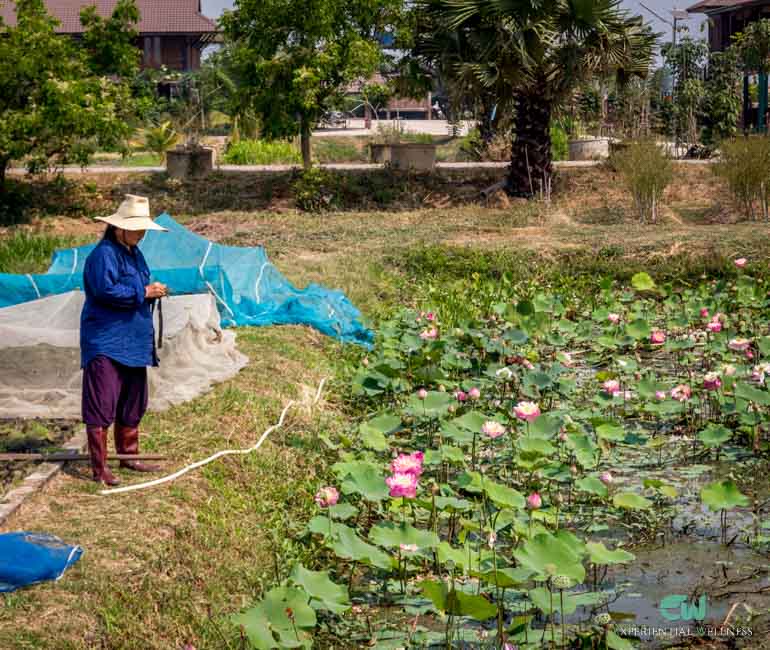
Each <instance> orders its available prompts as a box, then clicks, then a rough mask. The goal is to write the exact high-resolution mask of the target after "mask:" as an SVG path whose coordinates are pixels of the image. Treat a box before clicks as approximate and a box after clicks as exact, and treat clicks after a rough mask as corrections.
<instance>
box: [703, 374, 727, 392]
mask: <svg viewBox="0 0 770 650" xmlns="http://www.w3.org/2000/svg"><path fill="white" fill-rule="evenodd" d="M721 385H722V380H721V379H720V378H719V375H718V374H717V373H715V372H708V373H706V374H705V375H703V388H705V389H706V390H719V387H720V386H721Z"/></svg>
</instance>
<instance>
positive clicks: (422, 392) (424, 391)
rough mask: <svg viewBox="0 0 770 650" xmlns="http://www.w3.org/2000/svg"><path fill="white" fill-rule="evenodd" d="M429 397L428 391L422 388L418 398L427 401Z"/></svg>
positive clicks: (418, 392)
mask: <svg viewBox="0 0 770 650" xmlns="http://www.w3.org/2000/svg"><path fill="white" fill-rule="evenodd" d="M427 396H428V391H427V390H425V389H424V388H421V389H420V390H418V391H417V397H419V398H420V399H425V398H426V397H427Z"/></svg>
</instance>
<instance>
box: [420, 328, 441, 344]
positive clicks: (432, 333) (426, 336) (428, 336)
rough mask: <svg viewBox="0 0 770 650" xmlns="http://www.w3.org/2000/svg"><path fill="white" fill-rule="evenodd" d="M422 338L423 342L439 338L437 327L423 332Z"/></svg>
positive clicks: (421, 333)
mask: <svg viewBox="0 0 770 650" xmlns="http://www.w3.org/2000/svg"><path fill="white" fill-rule="evenodd" d="M420 338H421V339H422V340H423V341H432V340H433V339H436V338H438V330H437V329H436V328H435V327H431V328H430V329H429V330H423V331H422V332H420Z"/></svg>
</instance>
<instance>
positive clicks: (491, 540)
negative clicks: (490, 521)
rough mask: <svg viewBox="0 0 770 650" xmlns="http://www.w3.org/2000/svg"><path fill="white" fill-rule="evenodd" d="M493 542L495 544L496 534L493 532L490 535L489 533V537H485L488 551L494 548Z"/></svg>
mask: <svg viewBox="0 0 770 650" xmlns="http://www.w3.org/2000/svg"><path fill="white" fill-rule="evenodd" d="M495 542H497V534H496V533H495V531H494V530H493V531H492V532H491V533H489V537H487V546H488V547H489V550H490V551H491V550H492V549H493V548H494V547H495Z"/></svg>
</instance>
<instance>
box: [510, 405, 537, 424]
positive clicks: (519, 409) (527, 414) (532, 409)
mask: <svg viewBox="0 0 770 650" xmlns="http://www.w3.org/2000/svg"><path fill="white" fill-rule="evenodd" d="M513 413H514V415H515V416H516V417H517V418H519V419H520V420H526V421H527V422H532V421H533V420H536V419H537V418H538V417H539V416H540V407H539V406H538V405H537V404H535V403H534V402H519V403H518V404H517V405H516V406H514V407H513Z"/></svg>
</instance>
